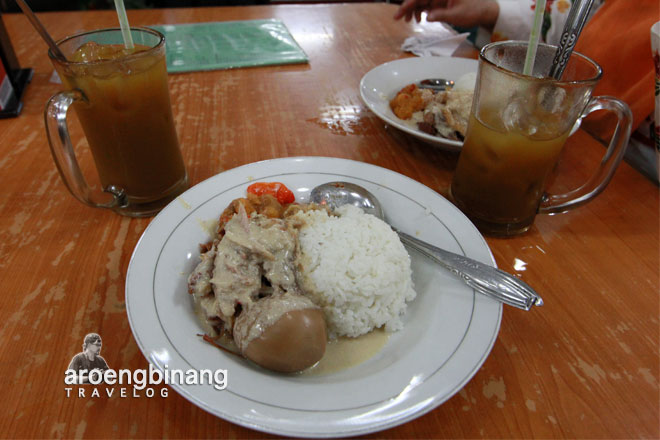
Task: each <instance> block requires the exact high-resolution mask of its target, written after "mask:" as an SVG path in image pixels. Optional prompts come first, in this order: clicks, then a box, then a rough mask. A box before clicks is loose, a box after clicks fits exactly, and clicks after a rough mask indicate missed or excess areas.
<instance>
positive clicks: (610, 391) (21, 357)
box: [0, 3, 660, 438]
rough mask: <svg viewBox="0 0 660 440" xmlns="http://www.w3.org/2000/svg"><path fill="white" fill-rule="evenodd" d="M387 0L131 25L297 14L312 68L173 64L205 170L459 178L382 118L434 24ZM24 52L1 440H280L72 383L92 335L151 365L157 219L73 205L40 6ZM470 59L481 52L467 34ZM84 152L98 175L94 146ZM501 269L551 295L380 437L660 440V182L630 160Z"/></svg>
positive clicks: (190, 157) (444, 157)
mask: <svg viewBox="0 0 660 440" xmlns="http://www.w3.org/2000/svg"><path fill="white" fill-rule="evenodd" d="M395 10H396V7H395V6H393V5H388V4H384V3H364V4H360V3H351V4H332V5H321V4H319V5H278V6H256V7H226V8H199V9H171V10H166V9H162V10H158V9H154V10H140V11H138V10H135V11H129V18H130V20H131V24H133V25H150V24H167V23H189V22H202V21H228V20H243V19H257V18H271V17H272V18H279V19H282V20H283V21H284V22H285V23H286V25H287V26H288V28H289V30H290V31H291V33H292V35H293V36H294V37H295V39H296V40H297V41H298V43H299V44H300V46H301V47H302V48H303V49H304V50H305V52H306V53H307V54H308V56H309V58H310V62H309V64H303V65H291V66H278V67H260V68H248V69H239V70H223V71H213V72H197V73H187V74H178V75H170V92H171V96H172V105H173V109H174V115H175V121H176V128H177V132H178V134H179V139H180V141H181V147H182V151H183V155H184V158H185V161H186V164H187V167H188V172H189V177H190V180H191V183H192V184H195V183H198V182H200V181H202V180H204V179H206V178H208V177H211V176H213V175H215V174H217V173H220V172H222V171H224V170H228V169H231V168H234V167H236V166H239V165H243V164H247V163H250V162H255V161H258V160H263V159H269V158H276V157H287V156H299V155H305V156H307V155H314V156H333V157H342V158H348V159H354V160H359V161H363V162H367V163H371V164H375V165H379V166H382V167H386V168H389V169H392V170H394V171H397V172H399V173H402V174H404V175H406V176H409V177H411V178H413V179H415V180H418V181H419V182H421V183H423V184H425V185H427V186H429V187H430V188H432V189H433V190H435V191H437V192H439V193H441V194H442V193H444V191H445V189H446V187H447V186H448V184H449V182H450V181H451V176H452V172H453V170H454V167H455V165H456V160H457V155H456V154H454V153H448V152H444V151H442V150H440V149H436V148H434V147H431V146H429V145H426V144H423V143H420V142H418V141H416V140H415V139H413V138H412V137H410V136H407V135H404V134H402V133H400V132H398V131H396V130H395V129H393V128H391V127H387V126H385V125H384V124H383V123H382V122H381V121H380V120H379V119H378V118H376V116H375V115H374V114H372V113H370V111H369V110H367V108H366V107H365V106H364V104H363V103H362V102H361V100H360V97H359V92H358V83H359V81H360V78H361V77H362V76H363V75H364V74H365V73H366V72H367V71H369V70H370V69H372V68H373V67H375V66H377V65H379V64H382V63H384V62H387V61H390V60H393V59H397V58H401V57H404V56H407V55H405V54H404V53H403V52H402V51H401V49H400V46H401V43H402V42H403V40H404V39H405V38H406V37H408V36H410V35H412V34H413V33H414V32H416V31H419V30H420V28H419V25H414V24H407V23H401V22H394V21H393V20H392V15H393V14H394V12H395ZM39 17H40V19H41V20H42V21H43V23H44V25H45V26H46V28H47V29H48V30H49V31H50V32H51V34H52V35H53V37H54V38H55V39H59V38H62V37H64V36H66V35H69V34H72V33H74V32H76V31H78V30H89V29H94V28H100V27H110V26H115V25H116V20H117V19H116V15H115V13H114V12H112V11H95V12H69V13H44V14H40V15H39ZM2 18H3V19H4V21H5V24H6V26H7V30H8V33H9V35H10V37H11V39H12V44H13V46H14V48H15V50H16V52H17V56H18V59H19V61H20V64H21V66H22V67H31V68H33V69H34V78H33V80H32V83H31V84H30V85H29V87H28V89H27V92H26V94H25V97H24V107H23V111H22V113H21V115H20V117H18V118H13V119H4V120H0V176H1V179H0V181H1V182H2V187H1V195H0V286H1V287H0V309H1V311H2V313H1V316H2V320H1V321H0V399H1V401H2V403H0V406H1V407H2V408H4V409H3V410H0V437H7V438H50V437H58V438H61V437H66V438H70V437H87V438H109V437H121V438H146V437H148V438H201V437H220V438H271V437H274V436H271V435H268V434H263V433H260V432H256V431H252V430H250V429H246V428H243V427H240V426H238V425H235V424H232V423H229V422H226V421H224V420H222V419H219V418H216V417H215V416H212V415H210V414H208V413H206V412H205V411H203V410H201V409H199V408H198V407H196V406H195V405H193V404H191V403H190V402H188V401H187V400H185V399H184V398H183V397H181V396H179V395H178V394H177V393H176V392H174V391H173V390H169V395H168V397H166V398H160V397H154V398H146V397H138V398H134V397H125V398H122V397H120V396H118V395H114V396H112V397H110V398H107V397H106V398H103V397H101V398H89V397H87V398H77V397H75V396H73V395H72V396H71V397H68V398H67V396H66V393H65V389H64V388H65V385H64V374H63V373H64V370H65V369H66V367H67V365H68V362H69V361H70V359H71V356H72V355H73V354H75V353H77V352H78V351H79V350H80V347H81V344H82V338H83V337H84V335H85V334H86V333H88V332H98V333H100V334H101V335H102V336H103V338H104V348H103V351H102V355H103V356H104V358H105V359H106V360H107V361H108V363H109V364H110V365H111V366H113V367H120V368H128V369H138V368H146V366H147V365H148V364H147V361H146V359H145V358H144V357H143V355H142V354H141V353H140V351H139V349H138V347H137V345H136V343H135V340H134V338H133V335H132V333H131V330H130V328H129V325H128V320H127V317H126V310H125V302H124V282H125V277H126V270H127V267H128V264H129V259H130V257H131V253H132V251H133V249H134V247H135V245H136V243H137V241H138V239H139V238H140V235H141V234H142V232H143V231H144V230H145V228H146V226H147V225H148V224H149V222H150V219H130V218H125V217H120V216H118V215H115V214H114V213H112V212H110V211H106V210H102V209H93V208H89V207H87V206H84V205H82V204H81V203H79V202H78V201H76V200H75V199H74V198H73V197H72V196H71V195H70V194H69V193H68V192H67V190H66V188H65V186H64V184H63V183H62V182H61V180H60V178H59V175H58V172H57V169H56V167H55V165H54V163H53V161H52V159H51V155H50V151H49V147H48V143H47V140H46V135H45V130H44V124H43V109H44V105H45V103H46V101H47V100H48V98H49V97H50V96H51V95H53V94H54V93H56V92H57V91H59V90H60V86H59V85H58V84H54V83H52V82H51V81H50V79H51V74H52V72H53V69H52V66H51V65H50V62H49V61H48V59H47V57H46V45H45V43H43V42H42V41H41V40H40V39H39V37H38V35H37V33H36V32H35V31H34V30H33V29H32V28H31V27H30V25H29V23H28V21H27V20H26V19H25V17H24V16H22V15H18V14H8V15H5V16H3V17H2ZM461 53H462V54H464V55H470V54H474V52H473V51H472V50H470V49H469V48H465V47H464V48H463V49H462V52H461ZM74 136H77V139H79V140H78V141H76V144H75V148H76V151H77V153H78V155H79V157H80V158H81V162H82V163H83V168H84V170H85V172H86V174H87V175H88V176H90V179H92V178H93V177H92V176H94V174H95V172H94V169H93V166H92V165H91V161H90V159H89V154H88V153H87V151H86V143H85V141H84V140H82V136H80V135H79V130H78V131H76V130H74ZM603 152H604V150H603V147H602V146H601V145H599V144H598V143H596V142H594V141H593V140H592V139H591V138H590V136H589V135H587V134H586V133H584V132H582V131H580V132H579V133H578V134H577V135H576V136H573V137H572V138H571V139H570V140H569V144H568V145H567V147H566V151H565V154H564V156H563V158H562V161H561V163H560V166H559V173H558V175H559V177H557V178H556V179H555V182H554V184H553V188H558V189H566V188H570V187H571V186H575V185H577V184H579V183H580V182H582V181H584V180H586V178H587V176H588V175H589V174H590V171H591V170H592V169H593V167H594V166H595V164H596V163H597V162H598V161H599V160H600V157H601V156H602V154H603ZM487 242H488V245H489V246H490V248H491V249H492V252H493V254H494V256H495V259H496V261H497V264H498V266H499V267H500V268H502V269H504V270H506V271H508V272H511V273H513V274H515V275H516V276H518V277H520V278H521V279H523V280H524V281H526V282H527V283H529V284H530V285H532V286H534V287H535V288H536V290H537V291H538V292H539V293H540V294H541V296H542V297H543V298H544V300H545V302H546V305H545V306H544V307H543V308H537V309H536V310H533V311H530V312H522V311H519V310H516V309H511V308H509V307H505V310H504V314H503V320H502V326H501V329H500V333H499V337H498V339H497V342H496V343H495V346H494V347H493V350H492V352H491V353H490V356H489V357H488V359H487V360H486V362H485V364H484V365H483V367H482V368H481V369H480V370H479V372H478V373H477V374H476V375H475V376H474V378H473V379H472V380H471V381H470V382H469V383H468V384H467V385H466V386H465V387H464V388H463V389H462V390H461V391H460V392H459V393H458V394H457V395H455V396H454V397H453V398H451V399H450V400H449V401H447V402H446V403H444V404H443V405H441V406H440V407H438V408H437V409H435V410H433V411H431V412H430V413H428V414H426V415H424V416H422V417H419V418H418V419H416V420H414V421H411V422H409V423H406V424H404V425H401V426H398V427H395V428H392V429H389V430H386V431H382V432H379V433H375V434H372V435H369V436H366V437H367V438H658V437H660V428H659V424H660V421H659V407H658V405H659V389H658V374H659V357H658V346H659V337H660V334H659V326H658V318H659V267H660V264H659V256H660V251H659V247H660V241H659V202H658V187H657V186H655V185H654V184H652V183H651V182H650V181H648V180H647V179H645V178H644V177H643V176H642V175H641V174H639V173H638V172H637V171H635V170H634V169H632V168H631V167H630V166H628V165H627V164H626V163H623V164H622V165H621V167H620V168H619V170H618V171H617V172H616V174H615V176H614V179H613V180H612V182H611V184H610V185H609V187H608V188H607V189H606V190H605V191H604V192H603V193H602V194H601V195H600V196H599V197H598V198H597V199H596V200H595V201H593V202H591V203H589V204H587V205H585V206H583V207H580V208H578V209H576V210H574V211H571V212H569V213H566V214H562V215H555V216H539V217H538V218H537V220H536V223H535V225H534V226H533V228H532V229H531V230H530V231H529V233H527V234H525V235H522V236H520V237H515V238H509V239H496V238H487Z"/></svg>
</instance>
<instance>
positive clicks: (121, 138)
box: [45, 28, 188, 217]
mask: <svg viewBox="0 0 660 440" xmlns="http://www.w3.org/2000/svg"><path fill="white" fill-rule="evenodd" d="M131 35H132V37H133V41H134V45H135V49H132V50H131V49H125V48H124V40H123V37H122V34H121V30H120V29H101V30H95V31H90V32H84V33H82V34H77V35H74V36H71V37H67V38H64V39H63V40H61V41H59V42H58V43H57V45H58V47H59V48H60V49H61V51H62V52H63V53H64V55H65V56H66V61H65V60H61V59H59V58H57V57H55V55H54V54H53V53H52V52H51V51H49V52H48V55H49V57H50V59H51V62H52V63H53V65H54V66H55V69H56V70H57V72H58V74H59V76H60V78H61V79H62V83H63V84H64V86H65V87H66V88H67V90H66V91H63V92H60V93H57V94H56V95H54V96H53V97H52V98H51V99H50V100H49V102H48V104H47V105H46V110H45V119H46V131H47V134H48V141H49V143H50V148H51V152H52V155H53V159H54V160H55V163H56V165H57V168H58V170H59V172H60V176H61V177H62V180H63V181H64V183H65V184H66V186H67V188H68V189H69V191H70V192H71V194H73V196H74V197H76V198H77V199H78V200H80V201H81V202H83V203H86V204H88V205H90V206H94V207H102V208H109V209H112V210H114V211H116V212H117V213H119V214H122V215H127V216H131V217H145V216H150V215H153V214H155V213H157V212H158V211H159V210H161V209H162V208H163V207H164V206H165V205H166V204H167V203H169V202H170V201H171V200H173V199H174V198H175V197H176V196H178V195H179V194H181V193H182V192H183V191H185V190H186V189H187V187H188V178H187V173H186V168H185V165H184V163H183V157H182V155H181V150H180V148H179V142H178V140H177V135H176V130H175V127H174V119H173V117H172V108H171V104H170V95H169V89H168V83H167V67H166V62H165V37H164V36H163V35H162V34H161V33H160V32H157V31H155V30H152V29H146V28H132V29H131ZM69 108H74V109H75V111H76V114H77V116H78V119H79V121H80V124H81V126H82V129H83V132H84V133H85V137H86V138H87V142H88V144H89V147H90V150H91V152H92V156H93V158H94V163H95V165H96V170H97V172H98V174H99V178H100V181H101V185H102V187H103V191H104V192H105V193H102V192H100V191H94V190H92V189H91V188H90V186H89V185H88V183H87V182H86V180H85V178H84V177H83V174H82V172H81V170H80V167H79V165H78V162H77V160H76V157H75V154H74V151H73V146H72V143H71V139H70V136H69V129H68V125H67V111H68V109H69Z"/></svg>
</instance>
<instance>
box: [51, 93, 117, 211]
mask: <svg viewBox="0 0 660 440" xmlns="http://www.w3.org/2000/svg"><path fill="white" fill-rule="evenodd" d="M76 101H80V102H87V97H86V96H85V95H84V93H82V92H81V91H80V90H69V91H65V92H60V93H57V94H56V95H53V97H51V98H50V100H48V104H46V110H45V111H44V118H45V122H46V134H47V135H48V143H49V144H50V151H51V153H52V155H53V160H54V161H55V165H56V166H57V169H58V171H59V172H60V176H61V177H62V180H63V181H64V184H65V185H66V187H67V188H68V190H69V192H70V193H71V194H72V195H73V196H74V197H75V198H76V199H78V200H80V201H81V202H83V203H85V204H87V205H90V206H93V207H95V208H121V207H124V206H126V205H127V204H128V202H127V200H126V194H125V193H124V190H123V189H122V188H119V187H116V186H115V185H108V187H106V188H105V189H104V192H106V193H110V194H111V195H112V197H111V198H110V197H109V196H108V195H107V194H102V193H100V192H98V191H93V190H92V188H91V187H90V186H89V184H88V183H87V181H86V180H85V178H84V177H83V174H82V172H81V171H80V166H79V165H78V160H77V159H76V155H75V153H74V151H73V144H72V143H71V138H70V136H69V126H68V125H67V122H66V115H67V112H68V110H69V107H70V106H71V104H73V103H74V102H76Z"/></svg>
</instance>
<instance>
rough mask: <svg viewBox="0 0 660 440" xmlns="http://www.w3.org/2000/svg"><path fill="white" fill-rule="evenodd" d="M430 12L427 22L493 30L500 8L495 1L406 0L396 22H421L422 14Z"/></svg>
mask: <svg viewBox="0 0 660 440" xmlns="http://www.w3.org/2000/svg"><path fill="white" fill-rule="evenodd" d="M424 11H428V14H427V16H426V21H444V22H446V23H449V24H451V25H455V26H460V27H466V28H469V27H474V26H483V27H485V28H486V29H489V30H492V29H493V27H494V26H495V22H496V21H497V16H498V15H499V12H500V7H499V5H498V4H497V2H496V1H495V0H405V1H404V2H403V3H402V4H401V6H400V7H399V10H398V11H397V12H396V14H395V15H394V19H395V20H399V19H401V18H403V17H405V20H406V21H410V20H412V18H413V17H415V20H416V21H418V22H419V21H421V18H422V12H424Z"/></svg>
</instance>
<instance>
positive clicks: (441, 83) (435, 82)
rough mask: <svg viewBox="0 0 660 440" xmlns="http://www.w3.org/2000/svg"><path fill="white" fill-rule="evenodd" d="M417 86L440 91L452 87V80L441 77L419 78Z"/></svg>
mask: <svg viewBox="0 0 660 440" xmlns="http://www.w3.org/2000/svg"><path fill="white" fill-rule="evenodd" d="M417 87H419V88H420V89H431V90H435V91H436V92H441V91H443V90H449V89H451V88H452V87H454V81H452V80H450V79H443V78H428V79H423V80H421V81H420V82H419V85H418V86H417Z"/></svg>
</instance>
